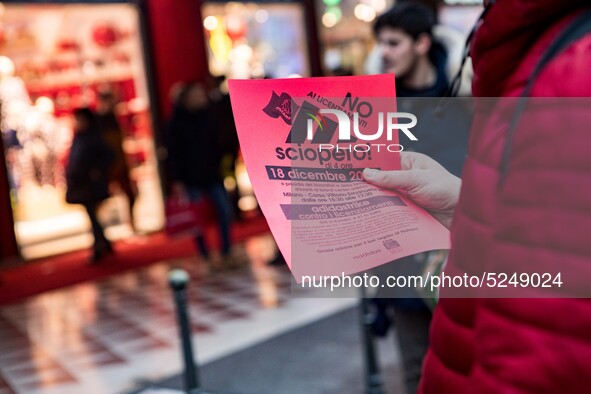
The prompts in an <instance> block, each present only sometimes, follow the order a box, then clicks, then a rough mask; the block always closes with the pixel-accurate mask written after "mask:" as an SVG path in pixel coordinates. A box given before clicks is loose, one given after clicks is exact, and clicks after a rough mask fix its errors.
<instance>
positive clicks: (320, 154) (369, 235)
mask: <svg viewBox="0 0 591 394" xmlns="http://www.w3.org/2000/svg"><path fill="white" fill-rule="evenodd" d="M229 86H230V97H231V100H232V107H233V111H234V119H235V121H236V127H237V130H238V137H239V140H240V146H241V149H242V154H243V156H244V161H245V164H246V167H247V170H248V174H249V176H250V179H251V182H252V185H253V188H254V191H255V194H256V197H257V199H258V201H259V204H260V206H261V209H262V211H263V213H264V215H265V217H266V218H267V221H268V222H269V226H270V228H271V232H272V233H273V236H274V237H275V240H276V242H277V245H278V246H279V249H280V250H281V252H282V253H283V256H284V257H285V260H286V261H287V264H288V265H289V267H290V268H291V270H292V273H293V274H294V277H295V278H296V280H297V281H300V280H301V279H302V277H303V276H311V275H316V276H320V275H340V274H343V273H344V274H345V275H349V274H354V273H357V272H361V271H365V270H367V269H370V268H373V267H376V266H378V265H381V264H385V263H388V262H390V261H392V260H395V259H398V258H401V257H405V256H409V255H412V254H416V253H419V252H424V251H427V250H434V249H447V248H449V247H450V244H449V233H448V230H447V229H446V228H445V227H443V226H442V225H441V224H440V223H439V222H438V221H437V220H435V219H434V218H433V217H432V216H431V215H430V214H429V213H427V212H426V211H424V210H423V209H422V208H419V207H418V206H416V205H415V204H414V203H413V202H412V201H409V200H408V199H405V198H404V197H402V196H399V195H397V194H396V193H393V192H391V191H385V190H382V189H379V188H377V187H375V186H372V185H370V184H368V183H366V182H364V180H363V175H362V172H363V169H364V168H375V169H381V170H399V169H400V151H401V150H402V149H403V146H402V145H401V144H400V142H399V135H398V132H401V133H400V135H401V136H403V137H402V138H409V139H416V137H415V136H414V135H413V134H412V127H413V126H414V125H415V124H416V122H417V119H416V117H414V115H412V114H407V113H399V112H396V96H395V89H394V76H393V75H377V76H363V77H329V78H308V79H283V80H281V79H276V80H232V81H230V85H229Z"/></svg>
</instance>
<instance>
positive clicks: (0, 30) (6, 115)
mask: <svg viewBox="0 0 591 394" xmlns="http://www.w3.org/2000/svg"><path fill="white" fill-rule="evenodd" d="M0 11H1V12H0V22H1V23H0V54H1V55H2V56H0V102H1V103H2V108H1V113H2V124H1V130H2V139H3V145H4V149H5V158H6V167H7V170H8V175H9V183H10V197H11V201H12V207H13V215H14V220H15V232H16V236H17V240H18V244H19V247H20V249H21V254H22V255H23V257H24V258H25V259H32V258H38V257H43V256H48V255H54V254H58V253H62V252H66V251H71V250H76V249H81V248H87V247H89V246H90V245H91V243H92V236H91V234H90V222H89V220H88V218H87V217H86V214H85V212H84V209H83V208H82V207H81V206H79V205H70V204H67V203H66V202H65V198H64V196H65V191H66V189H65V177H64V170H65V167H66V164H67V157H68V154H69V148H70V144H71V142H72V137H73V132H72V117H71V113H72V110H73V109H75V108H79V107H84V106H88V107H90V108H92V109H94V110H97V111H98V110H101V105H103V104H101V102H104V100H106V99H109V100H111V103H112V105H111V107H112V112H113V114H114V119H116V122H117V125H118V127H119V130H120V142H119V145H120V148H121V149H120V151H121V160H122V161H124V165H125V174H126V176H127V178H128V181H129V183H128V184H126V183H125V181H118V182H111V185H110V191H111V197H110V198H108V199H107V200H106V201H105V202H104V203H103V204H102V207H101V209H100V211H99V219H101V221H102V222H103V223H104V224H105V226H106V235H107V237H108V238H110V239H111V240H116V239H122V238H127V237H130V236H133V235H134V234H141V233H146V232H151V231H156V230H158V229H160V228H162V225H163V222H164V217H163V208H162V207H163V202H162V193H161V189H160V180H159V176H158V170H157V162H156V158H155V154H154V137H153V130H152V121H151V116H150V112H149V105H150V100H149V95H148V89H147V83H146V75H145V69H144V64H145V62H144V55H143V53H142V37H141V34H140V31H141V29H140V18H139V12H138V9H137V8H136V6H134V5H132V4H121V3H119V4H57V5H56V4H38V3H37V4H27V3H19V4H4V5H3V7H2V9H1V10H0ZM130 188H131V192H130ZM130 197H131V199H132V200H133V199H135V203H134V204H133V207H132V209H131V210H130V204H129V201H130ZM132 218H133V220H132Z"/></svg>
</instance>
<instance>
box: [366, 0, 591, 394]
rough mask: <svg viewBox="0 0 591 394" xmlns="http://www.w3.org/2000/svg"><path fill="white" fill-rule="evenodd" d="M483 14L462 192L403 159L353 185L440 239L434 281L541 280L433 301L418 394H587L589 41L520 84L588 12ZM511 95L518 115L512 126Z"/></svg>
mask: <svg viewBox="0 0 591 394" xmlns="http://www.w3.org/2000/svg"><path fill="white" fill-rule="evenodd" d="M488 3H489V4H487V7H488V10H487V13H486V15H485V16H484V18H483V20H482V22H481V23H480V24H479V27H478V29H477V31H476V33H475V36H474V39H473V42H472V46H471V55H472V60H473V64H474V71H475V77H474V84H473V92H474V95H475V96H476V97H488V98H493V99H480V100H477V102H476V104H475V105H476V111H475V113H476V115H475V119H474V122H473V127H472V131H471V136H470V138H471V139H470V145H469V149H468V158H467V160H466V164H465V166H464V170H463V173H462V180H461V181H460V179H459V178H456V177H454V176H453V175H451V174H449V173H448V172H447V171H446V170H445V169H443V167H441V166H440V165H439V164H437V163H436V162H435V161H433V160H432V159H430V158H429V157H427V156H425V155H421V154H418V153H410V152H409V153H403V154H402V170H401V171H392V172H380V171H377V170H369V169H367V170H365V172H364V176H365V179H366V180H367V181H368V182H370V183H373V184H375V185H378V186H380V187H383V188H389V189H393V190H398V191H400V192H402V193H404V194H406V195H408V196H409V197H410V198H412V199H414V200H415V202H417V203H418V204H419V205H421V206H423V207H424V208H426V209H427V210H428V211H430V212H431V213H432V214H433V216H434V217H436V218H437V219H438V220H439V221H440V222H441V223H442V224H444V225H445V226H447V227H448V228H451V241H452V250H451V252H450V256H449V259H448V262H447V265H446V266H445V268H444V274H445V275H449V276H453V277H461V276H464V275H472V274H479V275H480V274H481V273H482V274H483V275H484V276H483V277H484V278H491V277H492V278H493V279H495V278H496V279H498V276H497V275H499V274H506V275H509V278H510V277H511V274H512V273H517V274H518V276H517V278H520V277H521V275H522V274H525V275H526V276H525V277H523V278H524V279H528V280H530V279H531V278H534V277H535V275H541V274H543V273H551V274H552V280H551V281H550V282H549V283H548V284H550V285H551V286H549V287H550V288H548V289H542V288H541V286H534V285H531V286H530V285H528V286H520V285H521V283H515V284H511V283H510V282H511V280H510V279H509V280H507V281H506V282H505V285H508V286H507V287H506V288H500V287H498V286H496V289H494V287H495V286H494V285H493V286H491V288H484V289H473V292H468V291H467V289H450V288H445V289H441V293H440V301H439V304H438V306H437V308H436V310H435V313H434V316H433V323H432V326H431V338H430V349H429V351H428V354H427V356H426V359H425V362H424V365H423V377H422V381H421V384H420V387H419V392H423V393H438V394H445V393H453V394H458V393H583V392H589V383H588V379H589V376H591V300H589V299H588V298H585V297H589V294H588V293H589V291H590V286H589V285H588V283H589V279H590V278H591V242H590V241H589V235H588V233H589V230H588V229H589V228H591V164H590V163H591V160H589V157H591V156H590V154H589V148H591V133H589V128H588V125H589V124H591V111H590V110H589V109H590V108H591V104H590V103H591V100H590V99H587V98H588V97H591V73H590V72H589V69H591V34H584V35H582V36H580V37H578V38H577V39H576V40H575V41H574V42H572V43H570V44H569V45H568V46H566V48H563V50H561V51H560V52H558V53H556V54H554V55H552V56H551V59H550V61H549V62H548V63H547V64H546V65H545V66H544V67H543V69H542V70H541V72H540V73H539V74H537V73H535V72H534V70H535V69H536V67H537V65H539V64H540V61H541V59H542V57H543V56H545V55H546V54H547V50H548V47H550V46H551V45H552V44H553V43H554V42H555V41H556V40H557V37H560V36H561V34H562V33H563V32H564V31H566V30H567V29H568V28H569V26H571V25H572V24H573V23H574V21H576V20H578V19H579V17H580V16H581V15H582V14H583V13H587V12H589V9H590V8H591V7H590V5H589V2H588V0H562V1H559V2H557V1H552V0H536V1H533V0H497V1H496V2H493V1H490V2H488ZM584 15H591V14H584ZM533 75H536V77H535V78H534V77H533ZM530 81H532V82H531V86H528V83H529V82H530ZM526 87H527V90H525V89H526ZM524 90H525V93H524ZM522 95H526V96H529V97H530V98H529V99H528V100H529V103H528V105H527V108H526V110H525V111H524V112H523V113H521V114H519V112H517V113H518V114H519V115H520V116H518V117H517V118H518V122H516V121H515V113H516V111H519V109H518V107H517V106H516V103H517V102H518V99H516V98H519V97H520V96H522ZM494 98H496V99H494ZM558 98H561V99H558ZM419 121H420V120H419ZM516 124H518V126H515V125H516ZM508 148H509V149H508ZM452 222H453V223H452ZM556 279H558V281H556ZM516 282H517V281H516Z"/></svg>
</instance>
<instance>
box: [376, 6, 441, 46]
mask: <svg viewBox="0 0 591 394" xmlns="http://www.w3.org/2000/svg"><path fill="white" fill-rule="evenodd" d="M434 25H435V14H433V12H432V11H431V10H430V9H428V8H427V7H425V6H423V5H422V4H418V3H414V2H406V3H400V4H397V5H395V6H394V7H392V8H390V9H389V10H388V11H386V12H385V13H384V14H382V15H380V16H379V17H378V18H377V19H376V22H375V24H374V25H373V31H374V34H375V35H378V34H379V32H380V30H382V29H383V28H390V29H400V30H402V31H403V32H405V33H406V34H408V35H409V36H411V37H412V38H413V40H416V39H417V38H418V37H419V36H420V35H422V34H427V35H428V36H429V37H433V26H434Z"/></svg>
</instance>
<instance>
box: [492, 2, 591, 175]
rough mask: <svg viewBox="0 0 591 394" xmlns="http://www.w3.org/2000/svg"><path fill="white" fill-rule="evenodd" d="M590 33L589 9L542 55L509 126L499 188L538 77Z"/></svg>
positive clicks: (590, 19) (590, 10) (590, 15)
mask: <svg viewBox="0 0 591 394" xmlns="http://www.w3.org/2000/svg"><path fill="white" fill-rule="evenodd" d="M589 33H591V9H588V10H586V11H584V12H583V13H582V14H581V15H579V16H578V17H577V18H576V19H575V20H574V21H573V22H572V23H571V24H570V25H568V26H567V27H566V29H564V30H563V31H562V33H560V34H559V35H558V37H556V38H555V39H554V41H553V42H552V44H550V46H549V47H548V49H547V50H546V52H545V53H544V54H543V55H542V58H541V59H540V61H539V62H538V64H537V65H536V66H535V68H534V70H533V72H532V74H531V77H530V78H529V81H528V83H527V85H526V86H525V89H524V90H523V93H522V94H521V98H520V99H519V101H518V103H517V107H516V108H515V112H514V113H513V118H512V119H511V124H510V125H509V130H508V132H507V138H506V140H505V147H504V149H503V156H502V158H501V176H500V181H499V186H500V185H502V184H503V182H504V181H505V178H506V176H507V171H508V166H509V157H510V156H511V145H512V143H513V137H514V135H515V131H516V130H517V126H519V120H520V118H521V115H523V112H524V111H525V108H526V107H527V102H528V98H529V97H530V95H531V92H532V90H533V87H534V85H535V83H536V81H537V79H538V77H539V76H540V74H541V73H542V71H543V70H544V68H545V67H546V66H547V65H548V63H550V62H551V61H552V60H553V59H554V58H556V56H558V55H559V54H560V53H562V52H563V51H564V50H565V49H566V48H568V47H569V46H570V45H571V44H573V43H575V42H576V41H578V40H580V39H581V38H583V37H584V36H586V35H587V34H589Z"/></svg>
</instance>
